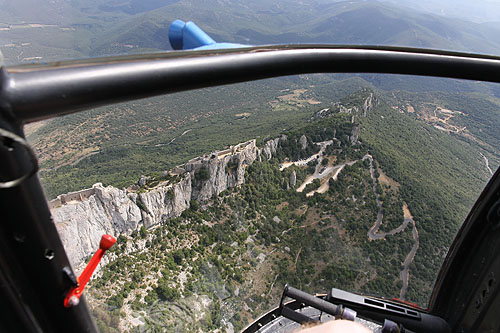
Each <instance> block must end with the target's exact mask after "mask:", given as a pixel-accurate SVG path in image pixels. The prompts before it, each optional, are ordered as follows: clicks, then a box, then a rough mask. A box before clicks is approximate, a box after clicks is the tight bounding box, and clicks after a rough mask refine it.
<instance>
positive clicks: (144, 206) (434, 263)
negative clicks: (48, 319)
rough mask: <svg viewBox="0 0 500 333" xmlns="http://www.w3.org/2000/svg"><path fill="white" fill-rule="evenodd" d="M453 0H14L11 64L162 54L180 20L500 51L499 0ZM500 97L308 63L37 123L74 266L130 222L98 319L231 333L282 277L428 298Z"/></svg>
mask: <svg viewBox="0 0 500 333" xmlns="http://www.w3.org/2000/svg"><path fill="white" fill-rule="evenodd" d="M450 4H451V2H450ZM457 6H458V7H460V8H462V9H463V10H454V9H453V8H454V7H452V6H451V5H450V6H448V5H446V2H444V3H440V4H438V3H436V2H432V1H428V2H420V3H419V4H413V3H411V2H409V1H408V2H407V1H405V2H398V3H396V2H383V3H381V2H375V1H363V2H335V1H326V0H325V1H315V2H312V1H311V2H308V1H306V2H304V1H302V2H298V1H297V2H296V1H291V0H290V1H278V2H275V3H268V2H267V1H266V2H264V1H262V2H259V1H257V2H251V3H246V2H245V3H243V2H239V1H229V2H225V3H224V6H222V5H221V4H220V3H219V2H213V3H212V2H204V3H203V4H196V8H195V7H194V4H193V3H192V2H190V1H169V2H164V1H161V2H160V1H99V0H94V1H90V0H88V1H84V0H78V1H55V2H50V3H47V4H45V5H44V6H42V7H41V8H40V9H39V10H37V11H36V12H35V11H34V10H33V8H35V7H34V6H33V4H32V3H31V2H30V1H16V2H15V3H8V4H7V3H6V2H5V3H2V2H0V9H3V10H2V11H1V15H2V16H0V17H2V20H1V22H4V23H2V26H0V42H1V45H2V46H0V50H1V51H2V53H3V55H4V62H5V63H7V64H18V63H32V62H48V61H55V60H61V59H68V58H85V57H95V56H104V55H117V54H126V53H144V52H160V51H164V50H170V49H171V48H170V44H169V42H168V28H169V25H170V23H171V22H172V21H173V20H174V19H183V20H186V21H194V22H196V24H197V25H198V26H200V27H201V28H202V29H204V30H205V31H206V32H207V33H208V34H209V35H210V36H211V37H212V38H214V39H215V40H216V41H218V42H219V41H220V42H231V43H240V44H250V45H260V44H272V43H335V44H361V45H364V44H370V45H398V46H413V47H425V48H436V49H447V50H458V51H467V52H476V53H488V54H500V52H499V51H500V39H499V37H498V36H500V34H498V33H497V32H500V31H499V30H498V29H499V28H498V27H499V26H498V24H497V23H494V22H493V23H492V21H495V17H494V16H493V14H492V13H493V10H494V9H495V8H497V7H498V3H497V2H484V6H477V7H475V9H474V10H472V9H470V8H469V7H468V6H467V4H457ZM465 9H470V10H465ZM498 12H500V11H498V10H497V11H496V12H495V13H498ZM299 13H300V15H299ZM497 21H500V19H499V20H497ZM499 112H500V89H499V86H498V85H494V84H488V83H478V82H469V81H459V80H451V79H437V78H422V77H414V76H396V75H374V74H336V75H332V74H310V75H300V76H292V77H285V78H279V79H269V80H262V81H257V82H249V83H242V84H235V85H231V86H223V87H215V88H209V89H202V90H197V91H189V92H184V93H177V94H173V95H168V96H162V97H155V98H150V99H146V100H140V101H135V102H130V103H124V104H119V105H113V106H107V107H103V108H99V109H92V110H88V111H84V112H80V113H77V114H72V115H68V116H65V117H60V118H56V119H51V120H46V121H43V122H38V123H33V124H28V125H27V126H25V133H26V136H27V138H28V140H29V141H30V143H31V144H32V145H33V147H34V148H35V150H36V152H37V155H38V158H39V161H40V166H41V169H40V172H39V175H40V178H41V181H42V183H43V185H44V189H45V192H46V195H47V197H48V199H49V200H50V202H49V206H50V208H51V210H52V214H53V216H54V220H55V222H56V225H57V227H58V231H59V233H60V236H61V239H62V241H63V243H64V245H65V248H66V251H67V254H68V256H69V258H70V260H71V262H72V264H73V267H74V269H75V271H77V272H81V270H82V268H83V267H84V265H85V262H86V261H87V260H88V259H89V258H90V256H91V255H92V253H93V252H94V251H95V250H96V249H97V247H98V242H99V239H100V236H101V235H102V234H104V233H110V234H112V235H113V236H115V237H116V238H117V239H118V242H117V244H116V246H115V247H114V248H113V250H111V251H110V253H109V254H107V257H106V259H105V260H104V262H103V263H102V264H101V265H102V266H101V267H102V268H101V269H100V271H99V272H98V273H96V278H95V279H94V280H92V281H91V282H90V284H89V286H88V290H86V295H87V299H88V301H89V305H90V307H91V309H92V313H93V315H94V317H95V320H96V322H97V324H98V326H99V328H100V330H101V331H104V332H105V331H115V330H119V331H129V330H130V331H144V330H160V329H163V330H167V331H171V330H173V329H176V330H180V331H183V330H187V329H193V330H198V329H200V330H202V331H214V330H217V329H218V328H221V327H222V328H223V329H226V330H228V331H231V330H241V329H242V328H243V327H245V325H247V324H248V323H250V322H251V321H252V320H255V319H256V318H258V317H259V316H260V315H262V314H263V313H265V312H266V311H269V310H270V309H271V308H272V307H274V306H277V304H278V300H279V298H280V296H281V292H282V290H283V286H284V284H285V283H289V284H290V285H292V286H294V287H296V288H299V289H302V290H304V291H307V292H309V293H316V292H318V293H320V292H321V293H324V292H327V291H328V290H329V289H330V288H332V287H335V288H340V289H345V290H349V291H353V292H361V293H367V294H370V295H377V296H382V297H386V298H393V297H396V298H399V299H402V300H407V301H409V302H414V303H417V304H418V305H420V306H421V307H423V308H425V307H426V306H427V302H428V300H429V296H430V293H431V291H432V288H433V285H434V281H435V279H436V275H437V273H438V271H439V268H440V267H441V264H442V263H443V260H444V258H445V256H446V253H447V251H448V249H449V246H450V245H451V242H452V240H453V238H454V236H455V234H456V232H457V230H458V229H459V227H460V225H461V224H462V222H463V220H464V218H465V217H466V215H467V213H468V212H469V210H470V209H471V207H472V205H473V204H474V201H475V200H476V198H477V196H478V195H479V193H480V192H481V190H482V189H483V188H484V185H485V184H486V182H487V181H488V179H489V178H490V177H491V176H492V175H493V173H494V172H495V170H496V169H497V168H498V166H499V164H500V154H499V151H498V147H500V137H499V133H500V117H499ZM75 239H78V242H75V241H74V240H75Z"/></svg>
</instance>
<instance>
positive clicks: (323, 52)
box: [0, 45, 500, 332]
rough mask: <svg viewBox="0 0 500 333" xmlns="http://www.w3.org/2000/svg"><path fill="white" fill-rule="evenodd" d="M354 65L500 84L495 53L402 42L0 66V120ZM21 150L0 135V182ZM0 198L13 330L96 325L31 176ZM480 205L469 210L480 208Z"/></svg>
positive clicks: (16, 125) (20, 120) (18, 171)
mask: <svg viewBox="0 0 500 333" xmlns="http://www.w3.org/2000/svg"><path fill="white" fill-rule="evenodd" d="M354 72H356V73H363V72H364V73H392V74H411V75H424V76H435V77H449V78H457V79H469V80H480V81H489V82H500V57H494V56H483V55H473V54H465V53H454V52H444V51H434V50H420V49H409V48H381V47H356V46H336V47H332V46H325V45H312V46H269V47H255V48H244V49H236V50H225V51H220V50H219V51H203V52H180V53H167V54H152V55H144V56H132V57H130V56H127V57H117V58H104V59H90V60H81V61H70V62H63V63H54V64H49V65H29V66H19V67H10V68H2V69H1V70H0V128H2V129H3V130H5V131H8V132H10V133H13V134H15V135H17V136H19V137H22V138H24V134H23V131H22V126H23V124H25V123H28V122H32V121H36V120H41V119H46V118H51V117H55V116H59V115H63V114H68V113H72V112H77V111H80V110H84V109H88V108H93V107H97V106H102V105H106V104H111V103H117V102H123V101H128V100H133V99H138V98H145V97H150V96H155V95H160V94H167V93H174V92H179V91H184V90H190V89H197V88H203V87H209V86H216V85H223V84H231V83H237V82H244V81H251V80H259V79H265V78H271V77H277V76H285V75H295V74H305V73H354ZM25 148H26V147H24V146H23V145H22V144H20V143H19V142H15V141H13V140H11V139H9V138H6V137H5V136H1V137H0V161H1V163H0V182H2V183H5V182H8V181H11V180H14V179H18V178H20V177H22V176H23V175H25V174H27V173H29V172H30V170H32V168H33V167H34V165H33V163H32V161H31V159H30V154H29V152H28V151H27V150H26V149H25ZM497 180H498V172H497V173H496V174H495V176H494V178H493V180H492V182H491V183H493V182H495V184H498V181H497ZM491 183H490V184H491ZM492 186H493V185H492ZM492 186H490V188H492ZM495 186H497V185H495ZM487 189H488V188H487ZM485 196H486V194H483V196H482V197H481V198H485ZM488 198H489V197H488ZM480 200H481V199H480ZM0 202H1V207H2V208H3V213H2V220H1V222H0V249H1V250H0V308H1V309H6V311H7V312H4V313H7V314H8V315H9V317H10V318H15V319H14V320H13V321H12V322H16V323H18V324H16V325H18V326H16V327H17V328H20V329H21V330H23V331H27V332H29V331H33V332H38V331H51V332H57V331H72V332H93V331H96V327H95V326H94V324H93V322H92V319H91V317H90V315H89V311H88V307H87V305H86V303H85V301H84V300H82V302H80V305H78V306H76V307H73V308H69V309H66V308H64V307H63V298H64V294H65V292H66V291H67V290H68V289H69V288H70V287H71V285H72V283H73V282H72V281H71V279H69V278H68V277H67V274H65V273H63V272H65V271H66V272H67V271H68V270H67V267H69V261H68V258H67V256H66V254H65V252H64V248H63V246H62V243H61V241H60V239H59V235H58V233H57V230H56V228H55V226H54V223H53V221H52V219H51V216H50V211H49V209H48V206H47V203H46V199H45V197H44V194H43V190H42V188H41V185H40V182H39V180H38V177H37V176H36V175H32V176H30V177H27V179H25V180H24V181H23V182H21V183H20V184H16V186H12V187H9V188H3V189H0ZM481 204H482V203H481V202H480V203H479V204H477V205H476V207H475V209H476V210H477V209H480V208H481V207H480V205H481ZM473 217H474V210H473V212H472V213H471V215H470V216H469V219H468V220H467V221H466V223H465V224H464V226H463V227H462V229H461V232H460V233H459V239H458V240H456V241H455V242H454V244H453V246H452V249H451V250H450V253H449V255H448V257H447V259H446V262H445V265H444V266H443V268H442V271H441V273H440V275H439V278H438V281H437V283H436V287H435V290H434V293H433V296H432V298H431V303H430V305H431V307H430V312H431V313H432V312H433V311H434V309H437V310H436V311H437V312H438V315H441V316H443V318H445V319H447V318H449V317H450V316H452V314H450V313H449V310H446V309H445V308H446V305H451V303H447V302H446V301H444V300H443V299H444V297H448V296H450V295H451V294H452V293H453V292H454V290H456V287H457V286H456V285H455V284H453V286H448V285H447V284H446V283H445V282H446V281H449V280H450V278H451V277H450V276H451V275H452V274H453V273H455V272H457V271H459V270H460V269H463V268H461V266H460V263H459V261H458V260H456V256H458V255H460V254H462V252H463V251H461V250H460V248H459V247H460V246H461V245H462V244H465V243H467V244H472V242H473V241H477V240H478V235H482V233H471V232H472V231H473V230H476V229H478V228H479V227H478V225H479V222H478V221H476V220H475V219H474V218H473ZM479 239H480V238H479ZM464 274H465V273H464ZM450 283H451V282H450ZM452 287H453V288H452ZM457 320H458V319H457ZM12 322H11V321H9V322H7V323H4V322H2V323H0V330H7V331H12V330H14V329H15V328H16V327H12V326H9V325H10V324H9V323H12Z"/></svg>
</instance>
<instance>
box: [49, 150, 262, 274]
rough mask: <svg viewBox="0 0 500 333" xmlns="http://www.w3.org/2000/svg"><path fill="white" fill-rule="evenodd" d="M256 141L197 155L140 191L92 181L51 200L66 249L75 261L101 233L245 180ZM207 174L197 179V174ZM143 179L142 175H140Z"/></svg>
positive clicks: (170, 213)
mask: <svg viewBox="0 0 500 333" xmlns="http://www.w3.org/2000/svg"><path fill="white" fill-rule="evenodd" d="M257 154H258V152H257V146H256V143H255V140H251V141H248V142H245V143H242V144H239V145H237V146H234V147H231V148H229V149H227V150H225V151H221V152H215V153H212V154H211V155H207V156H204V157H200V158H196V159H193V160H191V161H189V162H188V163H186V164H185V165H183V166H178V167H176V168H174V169H173V170H172V172H171V174H174V175H176V176H178V177H179V178H178V180H177V181H176V182H175V183H172V184H171V183H165V184H159V185H157V186H155V187H154V188H151V189H148V190H146V191H145V192H142V193H136V192H129V191H127V190H120V189H117V188H115V187H112V186H107V187H104V186H102V184H100V183H98V184H95V185H94V186H93V187H92V188H91V189H86V190H82V191H78V192H72V193H69V194H64V195H60V196H59V197H58V198H57V199H55V200H53V201H52V202H50V203H49V206H50V208H51V211H52V216H53V218H54V222H55V224H56V227H57V230H58V231H59V235H60V237H61V240H62V242H63V244H64V247H65V249H66V253H67V254H68V257H69V259H70V261H71V263H72V264H73V266H76V265H79V264H80V263H81V262H83V261H84V260H85V259H86V258H87V257H88V256H89V255H91V254H92V253H93V252H94V251H95V250H96V249H97V248H98V247H99V241H100V239H101V236H102V235H103V234H111V235H113V236H114V237H118V236H119V235H120V234H130V233H132V232H133V231H134V230H136V229H138V228H139V227H141V226H145V227H146V228H149V227H152V226H154V225H157V224H159V223H161V222H163V221H165V220H166V219H170V218H174V217H178V216H180V215H181V214H182V212H183V211H185V210H186V209H188V208H189V207H190V202H191V200H197V201H200V202H203V201H206V200H208V199H210V198H212V197H213V196H214V195H217V194H219V193H221V192H222V191H224V190H226V189H228V188H231V187H235V186H238V185H241V184H243V183H244V181H245V168H246V167H247V166H249V165H251V164H252V163H253V162H254V161H255V159H256V158H257ZM202 169H204V170H205V172H206V174H205V176H204V177H203V178H202V179H197V176H196V175H197V172H199V171H200V170H202ZM141 178H142V177H141Z"/></svg>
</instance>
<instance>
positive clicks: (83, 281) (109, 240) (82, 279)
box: [64, 235, 116, 308]
mask: <svg viewBox="0 0 500 333" xmlns="http://www.w3.org/2000/svg"><path fill="white" fill-rule="evenodd" d="M115 243H116V239H115V238H114V237H113V236H110V235H102V238H101V242H100V243H99V249H98V250H97V251H96V253H94V255H93V256H92V259H90V262H89V263H88V264H87V267H85V269H84V270H83V272H82V274H81V275H80V276H79V277H78V279H77V281H78V284H77V285H76V286H75V287H73V288H71V289H70V290H69V291H68V293H67V294H66V297H65V298H64V306H65V307H67V308H70V307H72V306H75V305H78V303H80V297H81V296H82V292H83V289H84V288H85V286H86V285H87V282H89V280H90V277H91V276H92V273H94V271H95V269H96V267H97V265H98V264H99V261H101V259H102V256H103V255H104V253H105V252H106V251H107V250H109V249H110V248H111V247H112V246H113V245H114V244H115Z"/></svg>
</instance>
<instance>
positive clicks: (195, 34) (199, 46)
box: [168, 20, 249, 50]
mask: <svg viewBox="0 0 500 333" xmlns="http://www.w3.org/2000/svg"><path fill="white" fill-rule="evenodd" d="M168 39H169V41H170V45H171V46H172V48H173V49H174V50H215V49H231V48H238V47H246V46H249V45H243V44H234V43H217V42H216V41H215V40H213V39H212V38H211V37H210V36H209V35H208V34H207V33H206V32H205V31H203V30H201V28H200V27H198V26H197V25H196V24H194V23H193V22H183V21H181V20H175V21H174V22H172V24H171V25H170V28H169V30H168Z"/></svg>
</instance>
